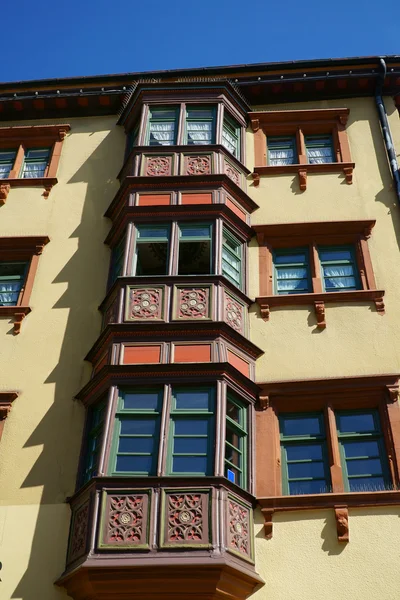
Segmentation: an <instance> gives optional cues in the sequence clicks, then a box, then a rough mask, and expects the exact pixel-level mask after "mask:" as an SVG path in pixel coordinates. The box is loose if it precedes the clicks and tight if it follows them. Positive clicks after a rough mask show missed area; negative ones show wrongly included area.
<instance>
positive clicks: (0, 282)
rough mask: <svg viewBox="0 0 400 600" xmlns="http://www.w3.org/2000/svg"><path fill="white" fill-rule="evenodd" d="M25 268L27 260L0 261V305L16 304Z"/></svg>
mask: <svg viewBox="0 0 400 600" xmlns="http://www.w3.org/2000/svg"><path fill="white" fill-rule="evenodd" d="M27 270H28V263H27V262H0V306H16V305H17V304H18V301H19V299H20V295H21V291H22V287H23V285H24V283H25V278H26V273H27Z"/></svg>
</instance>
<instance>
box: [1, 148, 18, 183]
mask: <svg viewBox="0 0 400 600" xmlns="http://www.w3.org/2000/svg"><path fill="white" fill-rule="evenodd" d="M16 156H17V152H16V151H15V150H2V151H1V152H0V179H7V177H8V176H9V175H10V172H11V170H12V168H13V166H14V162H15V157H16Z"/></svg>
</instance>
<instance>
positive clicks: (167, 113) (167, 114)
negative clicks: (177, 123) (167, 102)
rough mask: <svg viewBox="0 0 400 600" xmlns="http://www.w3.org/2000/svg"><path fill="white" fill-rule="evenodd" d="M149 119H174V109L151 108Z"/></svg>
mask: <svg viewBox="0 0 400 600" xmlns="http://www.w3.org/2000/svg"><path fill="white" fill-rule="evenodd" d="M150 117H151V119H175V117H176V110H175V109H172V110H171V109H169V108H152V109H151V110H150Z"/></svg>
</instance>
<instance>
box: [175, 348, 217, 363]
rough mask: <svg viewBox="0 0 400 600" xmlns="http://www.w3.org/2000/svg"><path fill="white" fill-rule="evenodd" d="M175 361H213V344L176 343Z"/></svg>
mask: <svg viewBox="0 0 400 600" xmlns="http://www.w3.org/2000/svg"><path fill="white" fill-rule="evenodd" d="M174 362H211V345H208V344H193V345H189V344H175V349H174Z"/></svg>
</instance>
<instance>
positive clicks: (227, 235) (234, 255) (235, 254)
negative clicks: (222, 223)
mask: <svg viewBox="0 0 400 600" xmlns="http://www.w3.org/2000/svg"><path fill="white" fill-rule="evenodd" d="M227 242H228V243H227ZM229 242H231V244H234V245H235V246H236V248H235V249H233V248H232V247H231V246H230V245H229ZM224 253H225V255H226V256H228V257H231V259H232V260H234V261H237V263H238V268H237V269H236V268H235V267H234V266H233V265H232V264H231V263H229V261H228V260H227V259H226V258H224ZM224 261H225V262H226V263H227V264H228V265H229V266H230V267H231V268H232V269H233V270H235V271H237V273H238V277H237V279H235V278H234V277H232V276H231V275H230V274H229V272H227V271H226V270H224ZM242 269H243V243H242V242H240V241H239V240H238V239H237V238H236V237H235V236H234V235H233V234H232V233H231V232H230V231H229V230H228V229H226V227H224V228H223V230H222V251H221V270H222V275H224V276H225V277H226V278H227V279H229V281H231V282H232V283H233V284H234V285H236V287H238V288H239V289H240V290H241V289H243V276H242Z"/></svg>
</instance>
